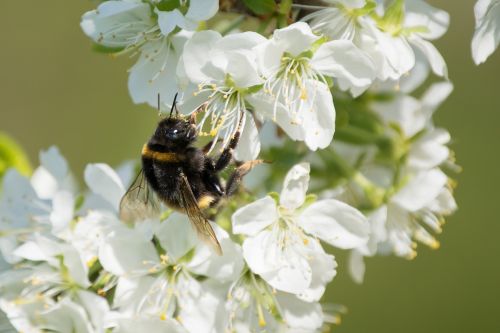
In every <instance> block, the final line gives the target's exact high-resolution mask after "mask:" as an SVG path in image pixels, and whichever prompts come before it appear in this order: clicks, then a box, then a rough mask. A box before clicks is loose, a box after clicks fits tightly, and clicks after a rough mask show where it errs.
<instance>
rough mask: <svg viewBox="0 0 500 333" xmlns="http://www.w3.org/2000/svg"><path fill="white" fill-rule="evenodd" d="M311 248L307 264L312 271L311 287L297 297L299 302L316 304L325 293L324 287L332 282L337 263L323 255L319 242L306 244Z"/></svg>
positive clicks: (329, 256) (331, 257) (330, 256)
mask: <svg viewBox="0 0 500 333" xmlns="http://www.w3.org/2000/svg"><path fill="white" fill-rule="evenodd" d="M308 245H309V247H310V248H312V250H311V252H310V253H309V255H310V258H311V259H310V260H309V264H310V265H311V270H312V279H311V285H310V286H309V288H307V289H306V290H304V291H303V292H302V293H300V294H299V295H297V297H299V298H300V299H301V300H303V301H306V302H316V301H319V300H320V298H321V297H322V296H323V294H324V293H325V289H326V285H327V284H328V283H330V282H331V281H332V279H333V278H334V277H335V275H336V274H337V271H336V268H337V262H336V261H335V258H334V257H333V256H332V255H330V254H327V253H325V250H323V248H322V247H321V245H320V244H319V241H316V240H314V241H312V242H311V243H309V244H308Z"/></svg>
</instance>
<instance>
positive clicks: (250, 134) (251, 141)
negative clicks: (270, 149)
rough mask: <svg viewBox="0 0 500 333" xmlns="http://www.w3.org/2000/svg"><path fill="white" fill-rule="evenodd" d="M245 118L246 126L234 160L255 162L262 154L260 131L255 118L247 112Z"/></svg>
mask: <svg viewBox="0 0 500 333" xmlns="http://www.w3.org/2000/svg"><path fill="white" fill-rule="evenodd" d="M245 117H246V120H245V126H244V127H243V130H242V131H241V137H240V141H239V143H238V146H237V147H236V149H235V151H234V158H236V160H238V161H252V160H255V159H256V158H257V156H259V153H260V139H259V131H258V129H257V126H256V125H255V121H254V119H253V116H252V115H251V114H250V113H248V112H246V113H245Z"/></svg>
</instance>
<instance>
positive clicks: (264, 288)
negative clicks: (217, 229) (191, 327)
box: [224, 272, 324, 332]
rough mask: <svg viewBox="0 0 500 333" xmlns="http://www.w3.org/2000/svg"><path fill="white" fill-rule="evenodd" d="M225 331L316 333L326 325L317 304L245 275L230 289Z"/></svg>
mask: <svg viewBox="0 0 500 333" xmlns="http://www.w3.org/2000/svg"><path fill="white" fill-rule="evenodd" d="M226 307H227V315H228V317H227V318H225V319H226V320H227V322H225V327H224V329H225V331H229V332H233V331H236V332H259V331H262V330H266V331H268V332H279V331H285V332H289V331H291V330H293V329H297V330H304V331H306V332H313V331H316V330H317V329H319V328H320V327H321V326H322V324H323V320H324V318H323V311H322V309H321V305H320V304H319V303H317V302H305V301H303V300H300V299H299V298H297V297H296V296H295V295H292V294H288V293H284V292H281V291H274V290H273V288H272V287H271V286H269V285H268V284H267V283H266V282H265V281H263V280H262V279H261V278H259V277H258V276H255V275H253V274H252V273H251V272H246V273H245V274H244V275H243V276H242V277H241V278H240V279H239V280H238V281H236V282H235V283H234V284H233V285H232V286H231V287H230V289H229V294H228V301H227V304H226Z"/></svg>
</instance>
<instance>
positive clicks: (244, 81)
mask: <svg viewBox="0 0 500 333" xmlns="http://www.w3.org/2000/svg"><path fill="white" fill-rule="evenodd" d="M211 56H213V57H216V58H217V57H219V60H222V59H223V58H225V59H224V63H225V66H223V67H219V68H220V69H221V70H223V72H224V73H225V74H226V75H227V74H229V75H231V78H232V79H233V81H234V84H235V85H236V87H240V88H248V87H252V86H256V85H259V84H262V83H263V80H262V79H261V78H260V76H259V74H258V73H257V64H256V62H255V60H254V59H252V54H251V53H250V52H240V51H225V55H222V54H219V55H217V54H216V53H213V54H212V55H211ZM216 61H217V60H216V59H214V60H212V63H215V62H216Z"/></svg>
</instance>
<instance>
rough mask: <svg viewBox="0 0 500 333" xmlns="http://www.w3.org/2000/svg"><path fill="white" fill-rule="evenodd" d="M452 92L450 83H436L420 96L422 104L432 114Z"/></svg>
mask: <svg viewBox="0 0 500 333" xmlns="http://www.w3.org/2000/svg"><path fill="white" fill-rule="evenodd" d="M452 91H453V84H452V83H451V82H447V81H445V82H438V83H434V84H432V85H431V86H430V87H429V88H428V89H427V90H426V91H425V93H424V95H423V96H422V98H421V100H422V104H423V105H424V106H425V107H426V108H427V109H428V110H429V112H430V113H431V114H430V115H429V116H431V115H432V113H433V112H434V111H435V110H437V109H438V108H439V106H441V104H442V103H443V102H444V101H445V100H446V99H447V98H448V97H449V96H450V94H451V93H452Z"/></svg>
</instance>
